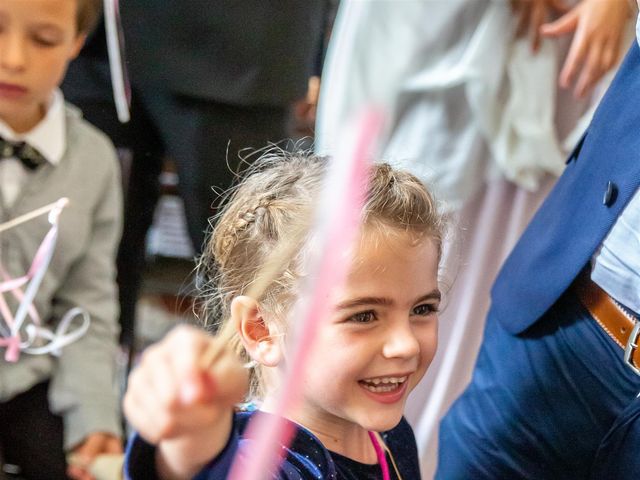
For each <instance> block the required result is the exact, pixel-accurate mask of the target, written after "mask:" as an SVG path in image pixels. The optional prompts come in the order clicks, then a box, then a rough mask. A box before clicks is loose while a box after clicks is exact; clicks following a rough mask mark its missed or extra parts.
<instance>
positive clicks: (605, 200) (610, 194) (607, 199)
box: [602, 181, 618, 207]
mask: <svg viewBox="0 0 640 480" xmlns="http://www.w3.org/2000/svg"><path fill="white" fill-rule="evenodd" d="M616 198H618V187H617V186H616V184H615V183H613V182H611V181H609V182H607V189H606V190H605V192H604V196H603V197H602V204H603V205H604V206H606V207H610V206H611V205H613V204H614V203H615V202H616Z"/></svg>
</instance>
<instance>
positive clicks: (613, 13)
mask: <svg viewBox="0 0 640 480" xmlns="http://www.w3.org/2000/svg"><path fill="white" fill-rule="evenodd" d="M630 15H631V6H630V4H629V1H628V0H582V1H581V2H580V3H579V4H578V5H577V6H576V7H574V8H573V9H571V10H570V11H569V12H568V13H566V14H565V15H563V16H562V17H560V18H559V19H558V20H556V21H554V22H551V23H547V24H545V25H542V26H541V27H540V33H541V34H542V35H544V36H546V37H558V36H562V35H567V34H570V33H574V36H573V40H572V42H571V47H570V48H569V53H568V54H567V58H566V60H565V62H564V65H563V67H562V71H561V72H560V78H559V83H560V86H561V87H562V88H570V86H571V84H573V83H574V82H575V88H574V95H575V96H576V97H577V98H580V97H583V96H584V95H586V94H587V93H589V91H590V90H591V89H592V88H593V86H594V85H595V84H596V83H597V82H598V80H600V79H601V78H602V76H603V75H604V74H605V73H607V72H608V71H609V69H611V68H612V67H613V66H614V65H616V64H617V62H618V60H619V58H620V54H621V49H622V40H623V38H624V30H625V28H624V27H625V23H626V22H627V20H628V19H629V17H630ZM578 71H580V73H579V74H578ZM576 78H577V80H576Z"/></svg>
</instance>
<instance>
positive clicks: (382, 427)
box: [360, 412, 402, 432]
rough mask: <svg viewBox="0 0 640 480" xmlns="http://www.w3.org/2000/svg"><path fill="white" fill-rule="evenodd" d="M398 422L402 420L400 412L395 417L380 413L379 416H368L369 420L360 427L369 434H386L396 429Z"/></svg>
mask: <svg viewBox="0 0 640 480" xmlns="http://www.w3.org/2000/svg"><path fill="white" fill-rule="evenodd" d="M400 420H402V412H399V413H398V414H397V415H392V414H391V413H386V414H382V412H381V413H380V415H376V416H372V415H369V418H367V419H366V420H365V421H364V422H362V423H361V424H360V426H361V427H362V428H364V429H365V430H368V431H371V432H387V431H389V430H392V429H394V428H395V427H397V426H398V424H399V423H400Z"/></svg>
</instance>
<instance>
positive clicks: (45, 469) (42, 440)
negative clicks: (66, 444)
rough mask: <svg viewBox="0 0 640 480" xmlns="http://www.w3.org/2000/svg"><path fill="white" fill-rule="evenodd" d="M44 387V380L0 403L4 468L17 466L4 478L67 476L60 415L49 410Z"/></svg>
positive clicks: (31, 479) (39, 479) (0, 452)
mask: <svg viewBox="0 0 640 480" xmlns="http://www.w3.org/2000/svg"><path fill="white" fill-rule="evenodd" d="M47 390H48V383H41V384H38V385H36V386H35V387H33V388H31V389H30V390H28V391H27V392H25V393H22V394H20V395H18V396H16V397H14V398H12V399H11V400H9V401H8V402H4V403H0V456H1V459H2V463H3V464H9V465H8V466H7V468H6V470H9V469H10V468H9V466H17V467H18V469H17V471H16V472H15V476H13V475H8V474H5V475H6V478H7V479H9V478H20V479H25V480H64V479H66V478H67V475H66V469H67V466H66V460H65V454H64V449H63V436H62V433H63V427H62V419H61V418H60V417H59V416H57V415H54V414H52V413H51V412H50V411H49V402H48V399H47ZM3 470H5V469H3ZM1 475H2V473H0V478H2V477H1Z"/></svg>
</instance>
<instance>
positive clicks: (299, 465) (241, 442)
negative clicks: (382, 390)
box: [125, 412, 420, 480]
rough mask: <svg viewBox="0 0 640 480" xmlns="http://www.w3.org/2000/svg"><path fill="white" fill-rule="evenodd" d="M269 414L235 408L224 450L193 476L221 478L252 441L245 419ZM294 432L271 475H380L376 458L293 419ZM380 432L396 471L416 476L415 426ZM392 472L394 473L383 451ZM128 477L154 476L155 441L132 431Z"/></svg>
mask: <svg viewBox="0 0 640 480" xmlns="http://www.w3.org/2000/svg"><path fill="white" fill-rule="evenodd" d="M256 414H257V415H268V414H265V413H262V412H260V413H256V412H239V413H236V414H235V418H234V428H233V432H232V434H231V437H230V438H229V442H228V443H227V445H226V447H225V448H224V450H223V451H222V452H221V453H220V455H218V456H217V457H216V458H215V459H213V460H212V461H211V462H210V463H209V464H208V465H207V466H206V467H205V468H204V469H203V470H202V471H201V472H200V473H199V474H198V475H196V477H195V479H196V480H221V479H224V478H226V476H227V473H228V472H229V470H230V468H231V464H232V462H233V457H234V456H235V454H236V452H237V451H238V449H245V448H250V447H251V445H250V441H249V440H246V439H244V438H243V434H244V431H245V428H246V426H247V423H248V421H249V419H250V418H251V417H252V416H253V415H256ZM295 432H296V433H295V436H294V439H293V441H292V442H291V445H290V446H289V447H288V448H287V450H286V452H287V453H286V456H285V458H284V461H283V463H282V465H281V466H280V471H279V473H278V475H277V476H276V477H274V480H382V470H381V469H380V466H379V465H378V464H375V465H370V464H364V463H360V462H356V461H355V460H351V459H350V458H347V457H344V456H342V455H339V454H337V453H334V452H331V451H329V450H327V449H326V448H325V447H324V445H322V443H321V442H320V440H318V438H316V436H315V435H313V434H312V433H311V432H310V431H308V430H307V429H305V428H304V427H301V426H300V425H297V424H295ZM382 438H383V439H384V441H385V443H386V444H387V446H388V447H389V450H390V451H391V453H392V454H393V458H394V460H395V462H396V465H397V466H398V470H399V471H400V475H401V476H402V478H403V479H404V480H419V479H420V467H419V463H418V450H417V447H416V441H415V437H414V436H413V430H412V429H411V427H410V426H409V424H408V423H407V421H406V420H405V419H404V418H402V420H401V421H400V423H399V424H398V425H397V426H396V427H395V428H393V429H391V430H389V431H388V432H384V433H382ZM387 462H388V463H389V470H390V472H389V473H390V475H391V478H392V479H394V480H399V479H398V478H397V476H396V475H395V472H394V469H393V466H392V463H391V461H390V459H389V458H388V456H387ZM125 475H126V478H127V479H130V480H137V479H155V478H158V477H157V474H156V471H155V447H154V446H153V445H149V444H148V443H146V442H145V441H144V440H143V439H142V438H141V437H140V436H138V435H135V436H134V437H133V438H132V439H131V441H130V442H129V445H128V447H127V454H126V459H125Z"/></svg>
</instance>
